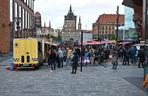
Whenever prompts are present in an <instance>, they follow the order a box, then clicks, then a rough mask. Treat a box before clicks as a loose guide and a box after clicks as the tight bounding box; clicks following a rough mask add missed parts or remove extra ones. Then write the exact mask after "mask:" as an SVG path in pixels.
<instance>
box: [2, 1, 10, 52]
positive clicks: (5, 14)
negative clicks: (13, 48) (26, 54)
mask: <svg viewBox="0 0 148 96" xmlns="http://www.w3.org/2000/svg"><path fill="white" fill-rule="evenodd" d="M9 28H10V22H9V0H0V54H7V53H9V51H10V38H9V36H10V30H9Z"/></svg>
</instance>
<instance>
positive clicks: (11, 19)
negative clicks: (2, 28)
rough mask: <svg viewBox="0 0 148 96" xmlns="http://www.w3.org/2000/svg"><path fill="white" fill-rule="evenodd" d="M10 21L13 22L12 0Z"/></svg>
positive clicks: (11, 2)
mask: <svg viewBox="0 0 148 96" xmlns="http://www.w3.org/2000/svg"><path fill="white" fill-rule="evenodd" d="M10 22H13V0H10Z"/></svg>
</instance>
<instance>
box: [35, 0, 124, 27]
mask: <svg viewBox="0 0 148 96" xmlns="http://www.w3.org/2000/svg"><path fill="white" fill-rule="evenodd" d="M122 1H123V0H35V8H34V10H35V12H40V13H41V17H42V25H44V22H45V23H46V26H48V25H49V21H50V22H51V27H52V28H54V29H57V28H58V29H62V26H63V24H64V16H65V15H67V13H68V11H69V7H70V5H71V6H72V10H73V13H74V15H76V16H77V23H78V20H79V16H80V17H81V24H82V29H83V30H91V29H92V23H95V22H96V20H97V19H98V17H99V15H101V14H104V13H105V14H116V10H117V6H119V14H124V6H123V5H122Z"/></svg>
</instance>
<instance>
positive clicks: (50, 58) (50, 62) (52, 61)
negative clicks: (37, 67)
mask: <svg viewBox="0 0 148 96" xmlns="http://www.w3.org/2000/svg"><path fill="white" fill-rule="evenodd" d="M55 62H56V53H55V52H54V50H53V49H50V50H49V52H48V65H50V67H51V72H52V70H55V69H56V63H55Z"/></svg>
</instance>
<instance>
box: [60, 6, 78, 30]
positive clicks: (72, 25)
mask: <svg viewBox="0 0 148 96" xmlns="http://www.w3.org/2000/svg"><path fill="white" fill-rule="evenodd" d="M76 18H77V16H75V15H74V13H73V12H72V7H71V5H70V8H69V12H68V14H67V15H65V20H64V26H63V31H65V32H73V31H76Z"/></svg>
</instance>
